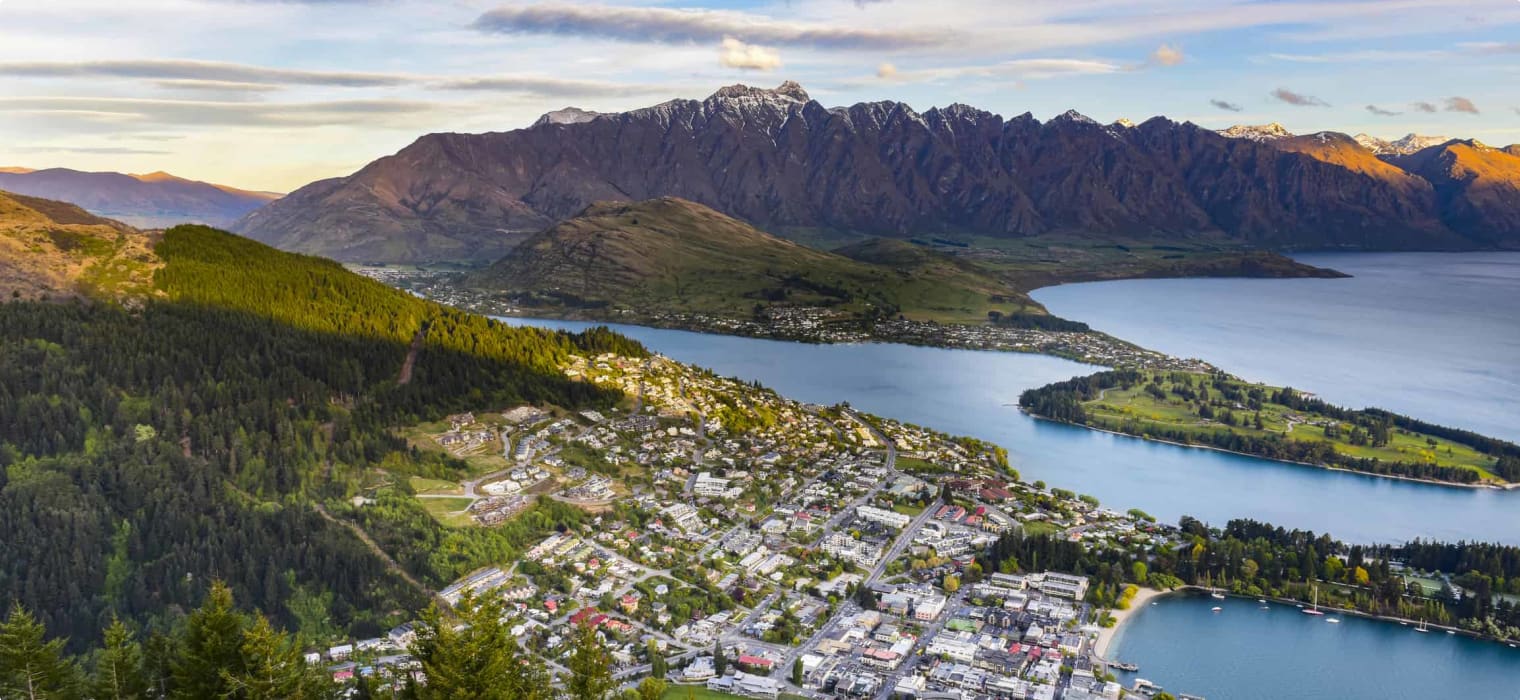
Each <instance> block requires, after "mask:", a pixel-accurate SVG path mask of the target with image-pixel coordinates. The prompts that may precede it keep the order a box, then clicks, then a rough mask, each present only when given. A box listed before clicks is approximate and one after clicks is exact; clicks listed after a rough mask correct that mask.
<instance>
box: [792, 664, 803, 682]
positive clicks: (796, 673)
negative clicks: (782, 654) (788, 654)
mask: <svg viewBox="0 0 1520 700" xmlns="http://www.w3.org/2000/svg"><path fill="white" fill-rule="evenodd" d="M802 676H803V673H802V659H801V658H800V657H799V658H797V659H796V660H794V661H792V685H795V686H797V687H798V688H801V687H802Z"/></svg>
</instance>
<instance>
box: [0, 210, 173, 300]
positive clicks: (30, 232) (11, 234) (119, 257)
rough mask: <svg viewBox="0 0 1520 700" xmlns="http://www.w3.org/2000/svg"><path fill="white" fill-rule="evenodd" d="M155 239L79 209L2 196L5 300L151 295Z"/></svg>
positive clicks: (0, 259) (0, 260) (0, 285)
mask: <svg viewBox="0 0 1520 700" xmlns="http://www.w3.org/2000/svg"><path fill="white" fill-rule="evenodd" d="M151 247H152V240H151V239H150V237H149V236H148V235H147V234H145V233H142V232H141V231H137V230H135V229H133V228H132V227H130V226H127V225H125V224H123V223H121V222H119V221H112V220H110V219H103V218H101V217H98V216H95V215H93V214H90V213H89V212H87V211H85V210H83V209H80V208H79V207H77V206H74V205H73V204H69V203H67V202H57V201H53V200H48V199H39V198H36V197H27V196H25V195H19V194H13V193H10V192H0V300H5V301H8V300H10V299H35V298H39V297H42V296H47V297H50V298H59V297H72V296H77V295H82V294H94V293H97V292H98V293H104V294H107V295H110V296H123V295H142V294H146V293H148V290H149V289H150V288H151V285H152V281H153V270H154V269H155V268H156V267H157V266H158V260H157V258H155V257H154V256H153V253H152V250H151Z"/></svg>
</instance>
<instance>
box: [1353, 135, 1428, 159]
mask: <svg viewBox="0 0 1520 700" xmlns="http://www.w3.org/2000/svg"><path fill="white" fill-rule="evenodd" d="M1355 138H1356V142H1357V143H1359V144H1361V145H1362V147H1363V148H1366V149H1367V150H1369V151H1372V152H1373V154H1375V155H1380V156H1383V155H1398V156H1406V155H1409V154H1411V153H1414V152H1415V151H1422V150H1425V149H1427V148H1430V147H1431V146H1439V145H1441V144H1443V143H1446V142H1447V141H1450V140H1451V139H1449V138H1447V137H1445V136H1421V135H1419V134H1408V135H1406V136H1404V137H1403V138H1401V139H1395V140H1393V141H1388V140H1385V139H1380V138H1378V137H1376V136H1369V135H1367V134H1357V135H1356V136H1355Z"/></svg>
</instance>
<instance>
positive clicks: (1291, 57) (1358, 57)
mask: <svg viewBox="0 0 1520 700" xmlns="http://www.w3.org/2000/svg"><path fill="white" fill-rule="evenodd" d="M1452 55H1453V54H1452V52H1451V51H1441V50H1429V51H1420V50H1407V51H1404V50H1400V51H1390V50H1383V49H1368V50H1365V51H1346V52H1342V53H1322V54H1291V53H1272V54H1267V58H1270V59H1272V60H1274V61H1287V62H1289V63H1397V62H1404V61H1425V60H1435V59H1441V58H1448V57H1450V56H1452Z"/></svg>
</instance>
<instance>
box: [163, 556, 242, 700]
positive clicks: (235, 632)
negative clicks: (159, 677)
mask: <svg viewBox="0 0 1520 700" xmlns="http://www.w3.org/2000/svg"><path fill="white" fill-rule="evenodd" d="M247 627H248V618H247V617H245V616H244V615H243V614H242V613H240V612H238V611H237V609H236V608H234V607H233V605H232V589H230V588H228V587H227V586H226V584H224V583H222V582H220V581H218V582H216V583H213V584H211V591H210V592H209V593H207V594H206V601H205V602H204V603H202V604H201V607H199V608H197V609H196V611H195V612H193V613H190V618H189V620H187V621H186V624H185V633H184V636H183V640H182V642H181V644H182V646H181V648H180V650H179V653H178V654H177V655H176V656H175V658H174V660H173V661H172V662H171V664H170V668H171V672H172V674H173V683H174V688H173V692H172V697H174V698H184V700H201V699H202V698H220V697H223V696H224V695H226V694H227V693H228V691H229V688H228V686H227V680H226V679H227V677H228V676H229V675H230V676H234V677H236V676H241V675H243V674H244V673H246V672H247V668H246V667H245V666H244V664H243V631H244V630H245V629H247Z"/></svg>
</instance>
